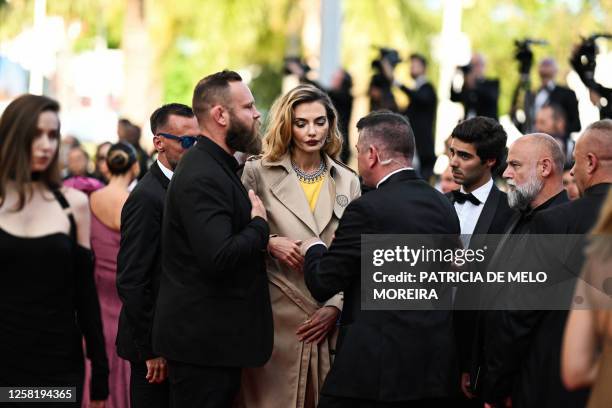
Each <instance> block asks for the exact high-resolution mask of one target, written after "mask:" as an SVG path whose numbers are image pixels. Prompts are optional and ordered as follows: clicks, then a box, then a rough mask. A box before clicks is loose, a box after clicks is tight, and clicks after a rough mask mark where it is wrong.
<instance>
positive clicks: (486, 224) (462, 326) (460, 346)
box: [446, 183, 517, 372]
mask: <svg viewBox="0 0 612 408" xmlns="http://www.w3.org/2000/svg"><path fill="white" fill-rule="evenodd" d="M446 196H447V197H448V198H449V200H451V203H453V204H454V201H455V200H454V196H453V194H452V193H447V194H446ZM483 205H484V207H483V209H482V211H481V213H480V216H479V217H478V221H477V222H476V226H475V227H474V232H473V233H472V234H473V237H472V239H471V240H470V248H482V247H483V246H485V245H487V243H490V242H491V241H492V240H488V239H487V238H486V237H484V236H478V235H484V234H494V235H499V234H503V233H504V229H505V227H506V225H507V224H508V221H509V220H510V219H511V218H512V216H513V215H515V214H516V213H517V212H516V211H514V210H513V209H511V208H510V206H509V205H508V196H507V195H506V193H504V192H503V191H500V189H499V188H497V186H496V185H495V183H494V184H493V187H492V188H491V192H490V193H489V196H488V197H487V200H486V201H485V203H484V204H483ZM488 247H489V250H491V251H494V250H495V248H494V247H491V245H488ZM477 296H479V294H478V287H477V286H476V285H473V284H471V285H469V286H467V287H459V288H458V289H457V292H456V294H455V305H463V304H465V305H470V304H471V305H474V304H475V303H474V302H475V300H474V299H475V297H477ZM477 319H478V313H477V311H471V310H457V311H455V314H454V323H455V337H456V340H457V351H458V355H459V363H460V366H461V371H462V372H470V371H473V369H474V364H473V362H472V347H473V342H474V336H475V334H476V324H477V323H476V322H477Z"/></svg>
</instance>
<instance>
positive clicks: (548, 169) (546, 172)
mask: <svg viewBox="0 0 612 408" xmlns="http://www.w3.org/2000/svg"><path fill="white" fill-rule="evenodd" d="M538 166H539V167H540V168H541V170H540V174H541V175H542V177H548V176H550V173H552V171H553V170H552V167H553V163H552V160H551V159H550V158H549V157H545V158H543V159H542V160H540V163H539V164H538Z"/></svg>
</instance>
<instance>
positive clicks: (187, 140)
mask: <svg viewBox="0 0 612 408" xmlns="http://www.w3.org/2000/svg"><path fill="white" fill-rule="evenodd" d="M157 136H161V137H165V138H166V139H170V140H178V141H179V142H180V143H181V147H182V148H183V149H189V148H190V147H191V146H193V145H194V144H196V142H197V141H198V138H197V136H174V135H171V134H170V133H158V134H157Z"/></svg>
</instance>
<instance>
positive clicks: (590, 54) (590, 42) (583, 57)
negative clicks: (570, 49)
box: [570, 33, 612, 79]
mask: <svg viewBox="0 0 612 408" xmlns="http://www.w3.org/2000/svg"><path fill="white" fill-rule="evenodd" d="M598 38H606V39H608V40H611V39H612V34H606V33H597V34H593V35H591V36H590V37H587V38H584V37H583V38H582V43H580V45H579V46H578V48H577V49H576V50H575V51H574V53H573V54H572V57H571V58H570V63H571V65H572V67H573V68H574V69H575V70H576V72H578V73H579V74H584V75H585V76H586V77H587V78H588V79H592V78H593V74H594V72H595V66H596V62H595V59H596V57H597V52H598V49H597V44H596V43H595V41H596V40H597V39H598Z"/></svg>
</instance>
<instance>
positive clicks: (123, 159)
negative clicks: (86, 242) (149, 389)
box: [90, 142, 140, 408]
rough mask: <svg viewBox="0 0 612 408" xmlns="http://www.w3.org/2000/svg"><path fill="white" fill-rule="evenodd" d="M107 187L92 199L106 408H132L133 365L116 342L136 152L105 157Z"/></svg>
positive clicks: (114, 151) (116, 151)
mask: <svg viewBox="0 0 612 408" xmlns="http://www.w3.org/2000/svg"><path fill="white" fill-rule="evenodd" d="M106 165H107V167H108V170H109V173H110V179H109V180H108V185H107V186H106V187H104V188H101V189H100V190H98V191H96V192H94V193H92V194H91V196H90V207H91V215H92V217H91V247H92V249H93V252H94V255H95V278H96V287H97V289H98V297H99V298H100V305H101V309H102V322H103V326H104V338H105V340H106V354H107V355H108V363H109V367H110V377H109V385H110V396H109V397H108V401H107V402H106V407H107V408H127V407H129V395H130V393H129V384H130V365H129V362H128V361H127V360H123V359H122V358H120V357H119V356H118V355H117V351H116V348H115V339H116V338H117V327H118V323H119V312H120V311H121V300H120V299H119V295H118V294H117V283H116V281H117V253H118V252H119V242H120V240H121V233H120V223H121V209H122V208H123V204H125V201H126V200H127V198H128V195H129V191H128V186H129V185H130V184H131V183H132V181H133V180H134V179H136V177H138V174H139V173H140V166H139V164H138V158H137V153H136V150H135V149H134V148H133V147H132V146H131V145H130V144H128V143H126V142H119V143H117V144H114V145H112V146H111V148H110V149H109V150H108V153H107V155H106Z"/></svg>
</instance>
